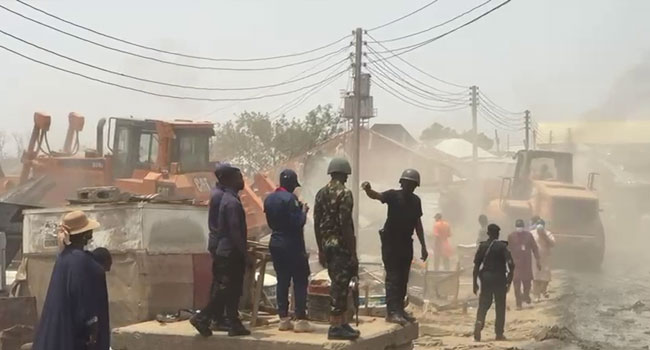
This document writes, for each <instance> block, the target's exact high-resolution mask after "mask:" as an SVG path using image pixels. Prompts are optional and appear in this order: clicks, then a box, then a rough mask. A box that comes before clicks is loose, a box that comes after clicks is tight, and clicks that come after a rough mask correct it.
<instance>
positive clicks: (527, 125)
mask: <svg viewBox="0 0 650 350" xmlns="http://www.w3.org/2000/svg"><path fill="white" fill-rule="evenodd" d="M525 113H526V115H525V116H524V127H525V130H526V140H525V141H524V147H525V148H526V151H528V150H529V149H530V111H529V110H526V112H525Z"/></svg>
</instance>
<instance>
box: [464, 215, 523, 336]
mask: <svg viewBox="0 0 650 350" xmlns="http://www.w3.org/2000/svg"><path fill="white" fill-rule="evenodd" d="M499 231H501V228H500V227H499V226H497V225H495V224H490V225H488V227H487V234H488V237H489V238H488V240H486V241H483V242H481V244H480V245H479V247H478V249H477V250H476V255H475V256H474V273H473V276H474V279H473V281H474V294H476V292H477V291H478V290H479V283H478V282H479V280H480V282H481V284H480V290H481V293H480V295H479V301H478V311H477V312H476V324H475V325H474V340H476V341H481V331H482V330H483V326H484V325H485V316H486V315H487V312H488V310H489V309H490V307H491V306H492V300H494V307H495V313H496V322H495V323H494V332H495V334H496V340H505V339H506V337H505V336H504V335H503V332H504V326H505V323H506V295H507V294H508V290H509V289H510V284H511V283H512V278H513V273H514V271H515V263H514V262H513V260H512V256H511V255H510V251H509V250H508V243H507V242H503V241H499V240H498V239H499Z"/></svg>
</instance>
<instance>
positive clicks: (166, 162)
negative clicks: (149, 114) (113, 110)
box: [109, 118, 214, 179]
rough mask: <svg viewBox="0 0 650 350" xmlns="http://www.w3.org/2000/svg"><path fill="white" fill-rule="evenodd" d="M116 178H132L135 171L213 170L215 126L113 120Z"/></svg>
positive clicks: (180, 171)
mask: <svg viewBox="0 0 650 350" xmlns="http://www.w3.org/2000/svg"><path fill="white" fill-rule="evenodd" d="M111 129H113V130H114V131H113V140H112V143H113V147H112V149H111V150H112V152H113V162H112V168H113V177H114V178H116V179H118V178H129V177H131V176H133V173H134V171H136V170H144V171H150V170H154V171H159V172H164V171H166V172H171V173H191V172H201V171H209V170H210V169H211V166H210V161H209V150H210V137H212V136H213V135H214V130H213V128H212V124H211V123H193V122H178V121H176V122H162V121H156V120H136V119H124V118H111V119H110V121H109V135H110V133H111Z"/></svg>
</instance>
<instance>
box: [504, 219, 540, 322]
mask: <svg viewBox="0 0 650 350" xmlns="http://www.w3.org/2000/svg"><path fill="white" fill-rule="evenodd" d="M524 226H525V224H524V220H521V219H518V220H517V221H516V222H515V228H516V229H515V232H513V233H511V234H510V236H508V248H509V249H510V253H511V254H512V258H513V260H514V262H515V266H517V267H516V268H515V275H514V280H513V282H514V287H515V301H516V302H517V310H521V308H522V307H523V303H526V304H531V303H532V300H531V299H530V288H531V285H532V282H533V256H534V257H535V262H536V263H537V269H538V270H541V266H540V263H539V249H538V247H537V243H535V238H534V237H533V234H532V233H530V232H529V231H526V229H525V228H524Z"/></svg>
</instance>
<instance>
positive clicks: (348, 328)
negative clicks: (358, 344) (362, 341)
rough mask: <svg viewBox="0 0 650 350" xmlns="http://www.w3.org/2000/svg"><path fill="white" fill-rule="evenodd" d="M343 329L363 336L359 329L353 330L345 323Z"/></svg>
mask: <svg viewBox="0 0 650 350" xmlns="http://www.w3.org/2000/svg"><path fill="white" fill-rule="evenodd" d="M341 327H343V328H345V329H346V330H347V331H348V332H352V333H356V334H357V336H360V335H361V332H360V331H359V330H358V329H354V328H352V326H350V324H349V323H345V324H343V325H342V326H341Z"/></svg>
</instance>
